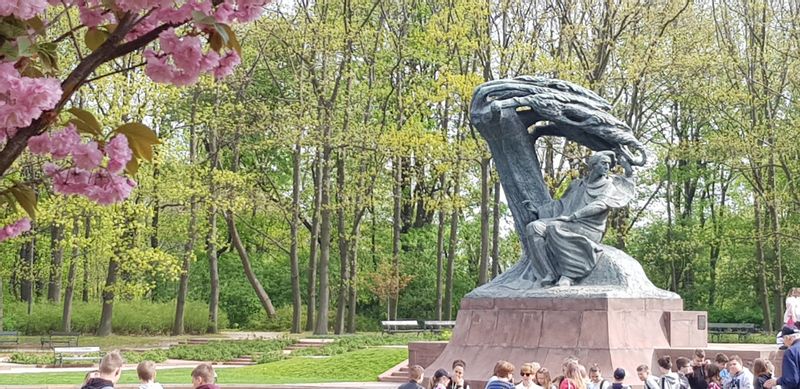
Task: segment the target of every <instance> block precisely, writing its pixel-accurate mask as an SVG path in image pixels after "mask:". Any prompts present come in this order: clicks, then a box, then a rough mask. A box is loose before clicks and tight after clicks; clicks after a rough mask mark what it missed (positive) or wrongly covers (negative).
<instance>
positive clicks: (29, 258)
mask: <svg viewBox="0 0 800 389" xmlns="http://www.w3.org/2000/svg"><path fill="white" fill-rule="evenodd" d="M35 228H36V227H35V226H31V232H30V236H31V240H29V241H27V242H25V243H23V244H22V248H21V249H20V257H21V259H22V262H23V263H25V265H26V266H27V269H26V270H27V273H28V274H26V275H24V276H23V278H22V282H21V283H20V296H21V297H22V300H24V301H26V302H27V303H28V315H30V314H31V313H32V312H33V300H34V298H35V293H34V290H33V289H34V287H35V285H36V277H35V273H34V271H33V269H34V262H35V261H36V253H35V250H36V230H35Z"/></svg>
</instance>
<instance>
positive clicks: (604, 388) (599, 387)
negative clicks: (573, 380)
mask: <svg viewBox="0 0 800 389" xmlns="http://www.w3.org/2000/svg"><path fill="white" fill-rule="evenodd" d="M587 387H588V389H608V388H610V387H611V382H608V381H607V380H605V379H603V374H602V373H600V366H597V364H596V363H595V364H594V365H592V367H590V368H589V384H588V385H587Z"/></svg>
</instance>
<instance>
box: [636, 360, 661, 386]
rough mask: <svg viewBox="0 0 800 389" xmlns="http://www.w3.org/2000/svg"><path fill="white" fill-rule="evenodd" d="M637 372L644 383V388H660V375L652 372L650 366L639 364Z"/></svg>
mask: <svg viewBox="0 0 800 389" xmlns="http://www.w3.org/2000/svg"><path fill="white" fill-rule="evenodd" d="M636 374H637V375H638V376H639V379H640V380H641V381H642V382H643V383H644V389H660V388H659V386H658V377H656V376H654V375H652V374H650V367H649V366H647V365H639V367H637V368H636Z"/></svg>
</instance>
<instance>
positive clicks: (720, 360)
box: [714, 353, 728, 370]
mask: <svg viewBox="0 0 800 389" xmlns="http://www.w3.org/2000/svg"><path fill="white" fill-rule="evenodd" d="M714 363H716V364H717V367H719V369H720V370H722V369H725V367H726V366H727V365H728V356H727V355H725V354H723V353H718V354H717V355H716V356H715V357H714Z"/></svg>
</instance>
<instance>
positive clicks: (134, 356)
mask: <svg viewBox="0 0 800 389" xmlns="http://www.w3.org/2000/svg"><path fill="white" fill-rule="evenodd" d="M122 358H123V359H124V360H125V363H139V362H141V361H153V362H156V363H161V362H164V361H166V360H167V350H147V351H123V352H122Z"/></svg>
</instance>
